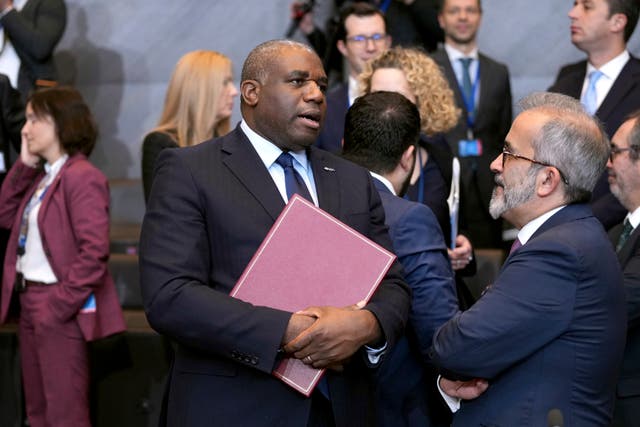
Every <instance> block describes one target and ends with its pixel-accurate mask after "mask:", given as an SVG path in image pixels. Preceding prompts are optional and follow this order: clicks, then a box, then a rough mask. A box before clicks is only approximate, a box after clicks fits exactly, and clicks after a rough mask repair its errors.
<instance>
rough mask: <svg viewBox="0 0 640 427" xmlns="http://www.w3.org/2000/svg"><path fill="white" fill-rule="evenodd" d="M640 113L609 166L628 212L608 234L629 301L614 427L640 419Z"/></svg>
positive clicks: (618, 137)
mask: <svg viewBox="0 0 640 427" xmlns="http://www.w3.org/2000/svg"><path fill="white" fill-rule="evenodd" d="M639 158H640V110H639V111H636V112H634V113H632V114H631V115H630V116H629V118H628V119H627V120H626V121H625V122H623V123H622V125H621V126H620V128H619V129H618V130H617V131H616V133H615V134H614V135H613V137H612V138H611V154H610V155H609V161H608V162H607V172H608V175H609V186H610V187H611V193H613V195H614V196H615V197H616V198H617V199H618V200H619V201H620V203H621V204H622V206H624V207H625V209H626V210H627V212H628V213H627V216H626V218H625V219H624V221H623V222H621V223H620V224H618V225H616V226H614V227H613V228H612V229H611V230H610V231H609V237H610V238H611V241H612V243H613V244H614V245H615V248H616V252H617V255H618V261H620V266H621V267H622V273H623V279H624V290H625V294H626V297H627V341H626V345H625V349H624V358H623V359H622V369H621V371H620V378H619V379H618V384H617V386H616V404H615V408H614V411H613V425H614V426H615V427H632V426H637V425H638V420H639V419H640V381H639V380H638V379H639V378H640V328H639V327H638V326H639V325H640V232H638V225H640V162H639V161H638V159H639Z"/></svg>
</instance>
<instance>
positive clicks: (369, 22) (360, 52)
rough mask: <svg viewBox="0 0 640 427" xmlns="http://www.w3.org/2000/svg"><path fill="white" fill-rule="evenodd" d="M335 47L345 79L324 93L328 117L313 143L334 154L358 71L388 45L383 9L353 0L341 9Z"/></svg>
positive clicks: (340, 144)
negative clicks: (344, 61) (345, 74)
mask: <svg viewBox="0 0 640 427" xmlns="http://www.w3.org/2000/svg"><path fill="white" fill-rule="evenodd" d="M335 39H336V46H337V48H338V51H340V53H341V54H342V56H343V57H344V59H345V60H346V64H345V65H346V69H347V74H348V75H347V81H346V82H342V83H339V84H338V85H336V86H335V87H333V88H332V89H331V90H330V91H329V92H328V93H327V120H326V125H325V126H324V128H323V129H322V131H321V132H320V136H319V137H318V141H317V142H316V146H317V147H319V148H322V149H324V150H327V151H331V152H333V153H337V152H339V151H340V147H341V146H342V132H343V131H344V118H345V115H346V114H347V109H348V108H349V106H351V104H353V101H354V100H355V99H356V97H357V96H358V95H359V93H358V80H357V78H358V74H360V73H361V72H362V70H363V69H364V65H365V63H366V62H367V61H369V60H370V59H373V58H375V57H377V56H378V55H380V54H381V53H382V52H384V51H385V50H387V49H388V48H389V47H390V46H391V37H390V36H389V35H388V34H387V25H386V21H385V17H384V15H383V14H382V12H381V11H380V10H379V9H378V8H377V7H376V6H374V5H371V4H368V3H365V2H355V3H350V4H347V5H345V6H344V7H343V8H342V9H341V10H340V15H339V21H338V27H337V29H336V36H335Z"/></svg>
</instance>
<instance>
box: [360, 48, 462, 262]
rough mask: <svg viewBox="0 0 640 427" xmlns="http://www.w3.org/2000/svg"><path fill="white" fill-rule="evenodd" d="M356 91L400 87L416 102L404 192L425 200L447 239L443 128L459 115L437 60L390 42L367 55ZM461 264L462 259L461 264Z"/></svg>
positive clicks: (447, 163) (448, 169) (447, 155)
mask: <svg viewBox="0 0 640 427" xmlns="http://www.w3.org/2000/svg"><path fill="white" fill-rule="evenodd" d="M359 83H360V92H361V93H363V94H364V93H369V92H376V91H381V90H386V91H391V92H399V93H401V94H402V95H404V96H405V97H407V99H409V100H410V101H411V102H413V103H415V104H416V106H417V107H418V111H419V112H420V126H421V129H422V133H423V135H422V136H421V138H420V145H419V147H418V150H416V152H417V159H416V168H415V169H414V174H413V176H412V178H411V187H409V191H408V192H407V196H408V197H409V198H410V199H411V200H414V201H418V202H420V203H424V204H426V205H428V206H429V207H430V208H431V210H432V211H433V213H434V214H435V215H436V217H437V218H438V222H439V223H440V227H441V228H442V232H443V233H444V237H445V240H446V242H447V244H448V245H449V246H450V244H451V240H452V239H451V223H450V220H449V207H448V205H447V197H448V196H449V191H450V188H451V177H452V166H451V165H452V160H453V153H452V152H451V149H450V148H449V145H448V144H447V141H446V140H445V138H444V135H443V134H444V133H445V132H447V131H448V130H450V129H451V128H453V127H454V126H455V125H456V123H457V122H458V119H459V117H460V109H458V108H457V107H456V103H455V100H454V95H453V91H452V90H451V88H450V87H449V83H448V82H447V80H446V78H445V77H444V75H443V74H442V72H441V71H440V68H439V67H438V65H437V64H436V63H435V62H434V61H433V59H431V58H430V57H429V56H427V54H426V53H424V52H423V51H421V50H418V49H412V48H402V47H394V48H392V49H389V50H387V51H386V52H384V53H383V54H382V55H380V56H379V57H378V58H376V59H374V60H372V61H370V62H369V63H368V64H367V66H366V68H365V70H364V71H363V72H362V73H361V74H360V76H359ZM465 265H466V264H465Z"/></svg>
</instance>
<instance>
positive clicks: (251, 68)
mask: <svg viewBox="0 0 640 427" xmlns="http://www.w3.org/2000/svg"><path fill="white" fill-rule="evenodd" d="M286 47H292V48H297V49H303V50H306V51H308V52H311V53H313V54H314V55H317V54H316V52H315V51H314V50H313V49H312V48H311V47H309V46H307V45H306V44H303V43H299V42H295V41H293V40H284V39H282V40H269V41H267V42H264V43H261V44H259V45H258V46H256V47H255V48H253V49H252V50H251V52H249V55H248V56H247V59H245V61H244V64H243V66H242V73H241V74H240V80H241V81H245V80H257V81H258V82H260V83H264V80H265V79H266V78H267V73H268V72H269V69H268V68H269V66H270V64H271V62H273V59H274V58H277V56H276V53H278V52H279V51H280V50H281V49H283V48H286Z"/></svg>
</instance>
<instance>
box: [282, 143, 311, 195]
mask: <svg viewBox="0 0 640 427" xmlns="http://www.w3.org/2000/svg"><path fill="white" fill-rule="evenodd" d="M276 163H277V164H279V165H280V166H282V169H284V185H285V188H286V190H287V199H288V200H291V197H293V195H294V194H296V193H297V194H299V195H300V196H302V197H304V198H305V199H307V200H309V201H310V202H313V199H312V198H311V194H310V193H309V189H308V188H307V186H306V185H305V183H304V180H303V179H302V177H301V176H300V174H299V173H298V171H296V170H295V169H294V168H293V156H291V154H289V153H286V152H284V153H282V154H280V156H278V158H277V159H276Z"/></svg>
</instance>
